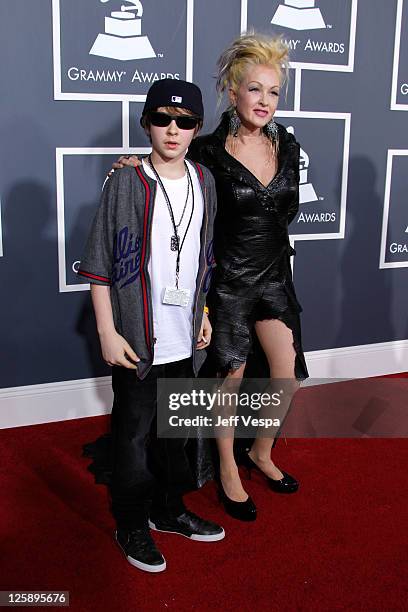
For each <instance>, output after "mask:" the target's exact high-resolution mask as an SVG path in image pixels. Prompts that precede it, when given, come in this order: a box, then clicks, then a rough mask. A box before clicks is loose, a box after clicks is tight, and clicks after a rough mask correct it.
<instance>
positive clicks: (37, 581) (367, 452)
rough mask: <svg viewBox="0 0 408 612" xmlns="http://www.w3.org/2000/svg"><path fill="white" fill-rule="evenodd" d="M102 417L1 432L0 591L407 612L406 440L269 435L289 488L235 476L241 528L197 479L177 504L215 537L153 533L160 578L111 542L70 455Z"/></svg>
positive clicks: (100, 495)
mask: <svg viewBox="0 0 408 612" xmlns="http://www.w3.org/2000/svg"><path fill="white" fill-rule="evenodd" d="M107 422H108V418H107V417H98V418H89V419H80V420H75V421H66V422H61V423H53V424H47V425H37V426H33V427H23V428H16V429H9V430H2V431H0V444H1V458H2V461H1V468H0V487H1V492H2V495H1V497H2V504H1V511H0V512H1V514H0V522H1V532H2V533H1V535H2V537H1V540H2V542H1V577H0V589H1V590H18V589H26V590H30V589H33V590H41V589H45V590H55V589H58V590H69V591H70V597H71V605H70V609H71V610H75V611H80V612H86V611H88V610H89V611H91V610H92V611H94V610H114V611H115V612H122V611H123V612H127V611H129V610H137V611H139V610H142V611H151V610H153V611H156V610H174V611H177V612H180V611H181V612H183V611H184V610H198V611H205V610H212V609H215V608H220V609H221V610H244V611H254V610H262V611H264V610H268V611H269V610H272V611H276V612H281V611H286V610H288V611H291V612H292V611H297V610H301V611H303V610H305V611H309V610H310V611H316V610H318V611H325V610H327V611H330V612H331V611H333V610H373V611H374V610H378V611H380V610H381V611H384V610H407V606H408V604H407V601H408V598H407V596H408V567H407V558H408V529H407V525H408V504H407V501H408V493H407V490H408V486H407V485H408V476H407V465H408V440H405V439H390V440H387V439H376V440H374V439H361V440H342V439H337V440H333V439H326V440H312V439H309V440H300V439H288V440H287V443H285V440H283V439H281V440H280V441H279V443H278V445H277V447H276V449H275V450H274V459H275V461H276V463H277V464H278V465H279V466H280V467H282V468H283V469H285V470H287V471H288V472H290V473H293V474H294V475H295V476H296V477H298V478H299V480H300V482H301V488H300V490H299V492H298V493H296V494H294V495H292V496H287V497H285V496H279V495H278V494H276V493H272V492H271V491H269V490H268V489H267V487H266V484H265V482H264V481H263V480H262V478H261V477H260V476H258V475H256V476H254V477H253V480H252V481H247V480H245V481H244V482H245V486H246V487H247V490H248V491H249V492H250V494H251V495H252V496H253V497H254V499H255V501H256V503H257V506H258V512H259V518H258V520H257V521H256V522H255V523H253V524H249V525H245V524H241V523H239V522H238V521H235V520H234V519H231V518H229V517H228V516H226V515H225V514H224V513H223V511H222V509H221V507H220V506H219V505H218V504H217V501H216V495H215V490H214V486H213V484H212V483H209V484H207V485H206V486H205V487H204V488H203V489H202V490H200V491H198V492H195V493H192V494H190V495H189V496H188V503H189V506H190V508H191V509H192V510H194V511H196V512H199V513H201V514H202V515H204V516H206V517H208V518H212V519H214V520H216V521H219V522H220V523H222V525H223V526H224V527H225V530H226V532H227V537H226V538H225V540H223V541H221V542H216V543H213V544H206V543H200V542H190V541H188V540H187V539H184V538H181V537H178V536H172V535H166V534H155V538H156V540H157V542H158V544H159V546H160V548H161V550H162V552H163V553H164V555H165V557H166V559H167V567H168V569H167V571H166V572H164V573H162V574H158V575H149V574H145V573H142V572H140V571H139V570H137V569H135V568H133V567H132V566H130V565H129V564H128V563H127V562H126V561H125V559H124V557H123V556H122V554H121V552H120V550H119V549H118V548H117V545H116V544H115V543H114V542H113V539H112V531H113V528H114V523H113V520H112V517H111V515H110V513H109V510H108V503H107V489H106V487H105V486H102V485H95V484H94V478H93V476H92V474H90V473H89V472H88V471H87V469H86V468H87V465H88V464H89V459H86V458H83V457H81V449H82V445H83V444H84V443H85V442H88V441H90V440H94V439H96V438H97V437H98V436H99V435H101V434H102V433H104V432H105V431H106V428H107Z"/></svg>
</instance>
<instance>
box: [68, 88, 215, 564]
mask: <svg viewBox="0 0 408 612" xmlns="http://www.w3.org/2000/svg"><path fill="white" fill-rule="evenodd" d="M203 114H204V113H203V103H202V97H201V92H200V90H199V88H198V87H197V86H196V85H194V84H192V83H188V82H186V81H181V80H173V79H164V80H161V81H157V82H156V83H154V84H153V85H152V87H151V88H150V90H149V92H148V94H147V98H146V103H145V105H144V108H143V113H142V118H141V124H142V126H143V127H144V129H145V130H146V132H147V133H148V135H149V137H150V140H151V143H152V149H153V150H152V153H151V155H150V156H149V157H148V158H145V159H143V163H142V165H141V166H140V167H138V168H132V167H126V168H123V169H121V170H118V171H116V172H115V173H114V174H113V175H112V177H111V178H110V179H108V181H107V182H106V184H105V187H104V190H103V194H102V199H101V204H100V207H99V209H98V212H97V213H96V216H95V219H94V222H93V225H92V229H91V232H90V236H89V238H88V242H87V245H86V249H85V256H84V258H83V259H82V261H81V266H80V270H79V272H78V273H79V274H81V275H82V276H84V277H86V278H87V279H88V280H89V281H90V283H91V294H92V301H93V306H94V311H95V317H96V323H97V328H98V333H99V337H100V342H101V349H102V355H103V358H104V360H105V361H106V362H107V363H108V364H109V365H111V366H112V387H113V391H114V403H113V408H112V419H111V425H112V440H113V477H112V484H111V497H112V511H113V515H114V517H115V520H116V523H117V530H116V531H115V538H116V540H117V542H118V544H119V546H120V547H121V549H122V550H123V552H124V554H125V556H126V558H127V560H128V561H129V563H131V564H132V565H134V566H136V567H138V568H139V569H142V570H145V571H148V572H160V571H163V570H164V569H165V568H166V561H165V559H164V557H163V555H162V554H161V553H160V551H159V550H158V549H157V547H156V545H155V543H154V541H153V539H152V537H151V533H150V529H149V527H150V528H152V529H155V530H157V531H165V532H169V533H175V534H180V535H183V536H186V537H188V538H190V539H192V540H200V541H207V542H213V541H216V540H221V539H222V538H223V537H224V535H225V533H224V530H223V529H222V527H220V526H219V525H216V524H215V523H212V522H211V521H207V520H204V519H202V518H200V517H198V516H196V515H195V514H193V513H192V512H190V511H189V510H187V509H186V507H185V506H184V503H183V499H182V495H183V493H184V492H186V491H187V490H189V489H191V488H192V478H191V473H190V469H189V464H188V461H187V458H186V454H185V452H184V446H185V442H186V441H185V440H183V439H165V438H158V437H157V435H155V433H156V432H155V417H156V402H157V388H156V387H157V379H158V378H164V377H170V378H179V377H180V378H189V377H191V376H193V375H197V372H198V370H199V368H200V366H201V365H202V363H203V361H204V359H205V351H203V349H204V348H205V347H206V346H208V343H209V342H210V337H211V325H210V323H209V321H208V318H207V315H206V313H205V312H204V310H205V291H206V289H208V287H207V282H206V277H207V276H208V271H209V270H208V267H209V265H210V266H211V262H210V260H209V258H208V257H207V253H208V252H210V250H211V242H212V232H213V222H214V216H215V212H216V193H215V185H214V180H213V178H212V176H211V174H210V172H209V171H208V170H207V168H205V167H203V166H199V165H198V164H192V163H191V162H187V161H185V154H186V152H187V148H188V146H189V145H190V143H191V141H192V139H193V137H194V136H195V135H196V134H197V132H198V131H199V129H200V127H201V126H202V121H203ZM149 436H150V438H149ZM146 440H148V441H146Z"/></svg>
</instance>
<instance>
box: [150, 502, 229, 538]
mask: <svg viewBox="0 0 408 612" xmlns="http://www.w3.org/2000/svg"><path fill="white" fill-rule="evenodd" d="M149 527H150V528H151V529H155V530H156V531H165V532H166V533H178V534H179V535H182V536H185V537H186V538H190V540H198V541H199V542H216V541H217V540H222V539H223V538H225V531H224V529H223V528H222V527H220V526H219V525H217V524H216V523H212V522H211V521H206V520H204V519H202V518H200V517H199V516H197V515H196V514H194V513H193V512H190V511H189V510H186V511H185V512H183V514H180V515H179V516H171V515H169V516H162V517H157V518H156V517H155V518H153V517H152V518H151V519H150V520H149Z"/></svg>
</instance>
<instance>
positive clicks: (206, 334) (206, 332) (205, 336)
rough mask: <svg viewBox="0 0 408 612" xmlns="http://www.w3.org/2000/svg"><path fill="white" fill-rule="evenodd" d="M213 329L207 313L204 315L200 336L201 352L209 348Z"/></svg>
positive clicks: (199, 345)
mask: <svg viewBox="0 0 408 612" xmlns="http://www.w3.org/2000/svg"><path fill="white" fill-rule="evenodd" d="M211 334H212V327H211V323H210V320H209V318H208V316H207V315H206V313H204V314H203V321H202V323H201V328H200V333H199V334H198V342H197V350H201V349H203V348H206V347H207V346H209V344H210V342H211Z"/></svg>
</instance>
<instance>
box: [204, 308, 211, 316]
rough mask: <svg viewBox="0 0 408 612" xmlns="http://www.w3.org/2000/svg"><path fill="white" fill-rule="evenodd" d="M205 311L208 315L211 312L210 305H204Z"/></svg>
mask: <svg viewBox="0 0 408 612" xmlns="http://www.w3.org/2000/svg"><path fill="white" fill-rule="evenodd" d="M204 313H205V314H206V315H209V314H210V310H209V308H208V306H204Z"/></svg>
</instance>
